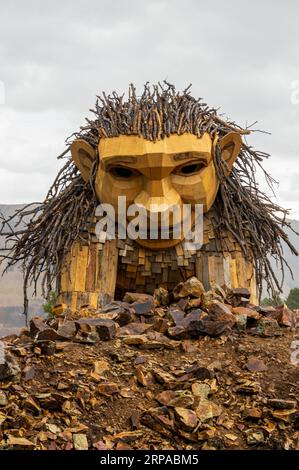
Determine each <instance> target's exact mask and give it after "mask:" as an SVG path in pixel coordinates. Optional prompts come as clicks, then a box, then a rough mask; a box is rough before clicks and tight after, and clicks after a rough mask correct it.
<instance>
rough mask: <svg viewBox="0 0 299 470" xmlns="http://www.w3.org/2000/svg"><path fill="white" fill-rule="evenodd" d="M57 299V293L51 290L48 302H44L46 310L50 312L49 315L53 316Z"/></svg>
mask: <svg viewBox="0 0 299 470" xmlns="http://www.w3.org/2000/svg"><path fill="white" fill-rule="evenodd" d="M56 301H57V294H56V292H55V291H53V290H51V292H50V293H49V296H48V298H47V302H46V303H45V304H43V309H44V312H45V313H47V314H48V316H49V317H51V316H53V307H54V305H55V304H56Z"/></svg>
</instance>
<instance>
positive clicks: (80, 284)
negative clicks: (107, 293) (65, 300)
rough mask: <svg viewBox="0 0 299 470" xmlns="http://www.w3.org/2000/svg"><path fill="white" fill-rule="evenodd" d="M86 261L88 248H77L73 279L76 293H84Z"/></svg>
mask: <svg viewBox="0 0 299 470" xmlns="http://www.w3.org/2000/svg"><path fill="white" fill-rule="evenodd" d="M87 261H88V246H78V249H77V262H76V270H75V279H74V284H73V285H74V290H75V291H77V292H84V291H85V280H86V269H87Z"/></svg>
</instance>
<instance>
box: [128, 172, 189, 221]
mask: <svg viewBox="0 0 299 470" xmlns="http://www.w3.org/2000/svg"><path fill="white" fill-rule="evenodd" d="M135 204H140V205H142V206H143V207H144V208H145V209H146V210H147V212H148V213H153V212H158V213H160V214H162V215H163V212H166V211H167V210H169V209H170V208H171V207H172V206H175V205H178V206H181V205H182V200H181V197H180V195H179V193H178V192H177V191H176V190H175V189H174V188H173V186H172V185H171V182H170V179H169V178H163V179H161V180H148V181H147V182H146V183H145V186H144V188H143V189H142V191H141V192H140V193H139V194H138V196H137V197H136V199H135Z"/></svg>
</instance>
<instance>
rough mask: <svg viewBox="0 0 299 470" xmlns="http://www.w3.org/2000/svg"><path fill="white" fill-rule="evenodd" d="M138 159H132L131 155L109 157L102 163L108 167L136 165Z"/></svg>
mask: <svg viewBox="0 0 299 470" xmlns="http://www.w3.org/2000/svg"><path fill="white" fill-rule="evenodd" d="M136 162H137V158H136V157H133V156H132V157H131V156H129V155H123V156H117V157H108V158H105V159H103V160H102V163H103V164H104V165H105V166H106V165H109V164H111V163H136Z"/></svg>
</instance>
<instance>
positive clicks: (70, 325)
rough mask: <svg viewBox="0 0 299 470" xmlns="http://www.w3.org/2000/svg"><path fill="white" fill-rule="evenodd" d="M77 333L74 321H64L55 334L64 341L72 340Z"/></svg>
mask: <svg viewBox="0 0 299 470" xmlns="http://www.w3.org/2000/svg"><path fill="white" fill-rule="evenodd" d="M76 332H77V328H76V325H75V322H74V321H70V320H68V321H65V322H64V323H63V324H62V325H61V326H59V328H58V330H57V333H58V334H59V335H60V336H63V337H64V338H65V339H66V340H67V339H72V338H73V337H74V336H75V335H76Z"/></svg>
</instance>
